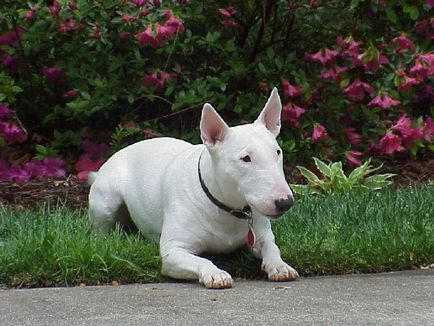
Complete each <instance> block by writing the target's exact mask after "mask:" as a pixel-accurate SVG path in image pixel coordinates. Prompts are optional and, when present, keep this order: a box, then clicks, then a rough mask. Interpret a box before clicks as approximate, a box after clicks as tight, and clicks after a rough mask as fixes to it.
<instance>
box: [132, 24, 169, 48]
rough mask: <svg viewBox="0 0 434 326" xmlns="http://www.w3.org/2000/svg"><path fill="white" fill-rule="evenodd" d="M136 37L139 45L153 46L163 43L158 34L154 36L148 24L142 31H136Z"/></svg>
mask: <svg viewBox="0 0 434 326" xmlns="http://www.w3.org/2000/svg"><path fill="white" fill-rule="evenodd" d="M136 39H137V41H138V43H139V46H147V45H150V46H152V47H154V48H155V47H159V46H161V45H163V40H162V39H161V38H159V37H158V35H157V36H156V37H154V35H153V32H152V27H151V26H148V27H147V28H146V29H145V30H144V31H143V32H140V33H137V34H136Z"/></svg>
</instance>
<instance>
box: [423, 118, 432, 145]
mask: <svg viewBox="0 0 434 326" xmlns="http://www.w3.org/2000/svg"><path fill="white" fill-rule="evenodd" d="M432 136H434V122H433V121H432V118H431V117H428V118H426V120H425V124H424V127H423V138H424V139H425V141H427V142H430V141H431V137H432Z"/></svg>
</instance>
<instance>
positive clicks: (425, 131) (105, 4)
mask: <svg viewBox="0 0 434 326" xmlns="http://www.w3.org/2000/svg"><path fill="white" fill-rule="evenodd" d="M432 7H433V3H432V1H430V0H428V1H421V2H420V3H419V4H417V5H416V4H413V3H411V2H409V1H404V0H400V1H382V0H367V1H357V0H353V1H345V2H344V1H321V0H309V1H307V0H304V1H303V0H301V1H277V0H276V1H272V0H268V1H238V2H233V3H232V4H228V3H227V2H223V1H213V2H203V1H192V0H189V1H186V0H184V1H182V0H179V1H163V2H161V1H159V0H122V1H119V0H105V1H85V0H78V1H75V2H74V1H48V2H47V1H41V0H35V1H31V2H23V1H9V0H7V1H4V2H3V4H2V10H1V11H0V27H1V33H0V66H1V70H0V103H1V107H3V108H7V109H8V110H4V109H3V111H0V146H1V148H2V151H1V153H2V154H1V157H0V159H2V161H0V162H1V166H3V168H2V171H6V172H3V174H1V173H2V172H0V178H9V179H11V180H21V181H25V180H28V179H29V178H31V177H43V176H44V175H45V174H47V173H45V174H44V173H42V172H41V173H39V172H34V171H35V170H34V169H33V168H31V167H28V166H27V163H29V164H30V163H32V164H35V165H37V166H45V165H46V164H49V163H44V162H57V163H56V164H57V165H56V167H55V168H53V167H52V168H50V169H52V170H53V171H51V172H50V173H48V174H49V175H51V174H56V173H57V174H62V173H65V172H64V171H65V170H67V171H69V172H71V171H72V172H73V173H79V175H80V176H81V177H85V176H86V175H87V172H88V171H91V170H97V169H98V168H99V166H101V164H102V163H103V162H104V159H106V158H107V156H108V155H109V154H110V153H112V152H114V151H115V150H118V149H120V148H122V147H123V146H126V145H127V144H129V143H131V142H133V141H137V140H139V139H144V138H149V137H153V136H159V135H169V136H176V137H182V138H184V139H186V140H190V141H196V142H197V141H199V133H198V129H197V125H198V120H199V118H200V110H201V107H202V105H203V103H204V102H211V103H212V104H213V105H214V106H215V107H216V108H217V109H218V110H219V111H220V112H221V114H222V115H223V116H224V117H225V118H226V119H227V120H228V121H229V122H230V124H238V123H244V122H248V121H252V120H253V119H254V118H255V117H256V116H257V114H258V112H259V110H260V109H261V108H262V106H263V104H264V102H265V100H266V98H267V97H268V96H269V92H270V90H271V88H272V87H273V86H278V88H279V91H280V94H281V96H282V100H283V104H284V106H283V125H282V132H281V145H282V148H283V149H284V151H285V153H286V158H287V160H288V161H289V162H295V161H296V162H301V163H306V162H310V157H312V156H317V157H320V158H322V159H327V160H330V161H337V160H345V162H346V163H347V164H348V165H351V166H360V165H361V164H362V161H363V160H365V159H367V158H368V157H371V156H373V157H376V158H378V159H380V160H384V159H388V158H391V159H401V158H402V159H406V158H408V157H410V158H423V157H426V156H429V155H432V152H433V151H434V147H433V144H432V138H433V137H434V124H433V121H432V118H433V114H434V112H433V105H434V91H433V74H434V70H433V67H434V54H433V53H432V39H433V35H434V20H433V18H431V15H430V10H432ZM1 112H3V113H1ZM108 145H110V146H108ZM44 160H45V161H44ZM54 160H56V161H54ZM62 160H63V161H62ZM50 164H51V163H50ZM50 166H52V165H50ZM13 169H15V170H16V171H20V173H21V177H19V178H18V177H16V175H17V173H12V174H11V173H9V172H8V171H10V170H12V171H13ZM56 171H57V172H56Z"/></svg>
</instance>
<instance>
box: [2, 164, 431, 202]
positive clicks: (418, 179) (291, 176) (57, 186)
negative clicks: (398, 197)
mask: <svg viewBox="0 0 434 326" xmlns="http://www.w3.org/2000/svg"><path fill="white" fill-rule="evenodd" d="M285 172H286V175H287V180H288V182H290V183H304V182H305V181H304V179H303V177H302V176H301V175H300V173H299V172H298V170H297V168H295V167H293V166H291V167H286V168H285ZM381 172H382V173H386V172H391V173H396V174H397V176H396V177H394V178H393V182H394V183H395V185H398V186H408V185H410V184H414V185H422V184H426V183H428V182H430V181H431V182H434V158H433V159H430V160H425V161H407V162H402V163H399V164H397V163H396V162H395V163H394V162H386V164H385V165H384V167H383V168H382V171H381ZM88 193H89V185H88V184H87V183H86V181H83V180H79V179H77V177H75V176H72V175H71V176H68V177H66V178H56V179H48V180H34V181H30V182H27V183H23V184H19V183H15V182H8V181H0V204H4V205H11V206H14V207H16V208H18V209H28V208H35V207H37V206H39V205H41V204H45V205H57V204H62V205H66V206H67V207H69V208H71V209H79V208H85V207H87V196H88Z"/></svg>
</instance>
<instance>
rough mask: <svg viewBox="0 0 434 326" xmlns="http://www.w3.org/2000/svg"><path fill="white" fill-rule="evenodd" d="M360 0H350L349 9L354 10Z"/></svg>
mask: <svg viewBox="0 0 434 326" xmlns="http://www.w3.org/2000/svg"><path fill="white" fill-rule="evenodd" d="M359 3H360V0H352V1H351V4H350V9H351V10H354V9H356V8H357V7H358V6H359Z"/></svg>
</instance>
